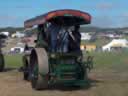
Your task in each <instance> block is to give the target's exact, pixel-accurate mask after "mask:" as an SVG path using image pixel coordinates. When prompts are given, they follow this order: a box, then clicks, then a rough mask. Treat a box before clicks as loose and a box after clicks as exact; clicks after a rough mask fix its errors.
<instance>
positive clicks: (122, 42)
mask: <svg viewBox="0 0 128 96" xmlns="http://www.w3.org/2000/svg"><path fill="white" fill-rule="evenodd" d="M114 48H115V49H117V48H128V41H127V40H126V39H113V40H112V41H111V42H110V43H108V44H107V45H104V46H103V47H102V50H103V51H112V50H113V49H114Z"/></svg>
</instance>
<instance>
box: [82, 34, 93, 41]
mask: <svg viewBox="0 0 128 96" xmlns="http://www.w3.org/2000/svg"><path fill="white" fill-rule="evenodd" d="M91 37H92V36H91V35H90V34H89V33H81V40H90V39H91Z"/></svg>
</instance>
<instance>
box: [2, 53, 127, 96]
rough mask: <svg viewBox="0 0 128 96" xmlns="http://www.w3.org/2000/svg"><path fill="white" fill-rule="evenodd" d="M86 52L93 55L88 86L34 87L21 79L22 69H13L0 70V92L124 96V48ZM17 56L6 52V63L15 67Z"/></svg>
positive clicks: (21, 95) (24, 95)
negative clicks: (122, 49)
mask: <svg viewBox="0 0 128 96" xmlns="http://www.w3.org/2000/svg"><path fill="white" fill-rule="evenodd" d="M88 55H93V56H94V68H93V69H92V71H91V72H90V73H89V78H90V79H91V86H90V87H89V88H88V89H86V88H83V89H77V90H74V89H73V90H71V89H67V90H60V89H52V90H51V89H48V90H44V91H34V90H32V89H31V86H30V83H28V82H26V81H23V79H22V78H23V76H22V73H20V72H18V71H16V70H14V71H7V72H3V73H0V78H1V79H0V85H1V86H2V87H0V96H2V95H3V96H128V91H127V90H128V59H127V58H128V52H127V51H124V52H121V51H120V52H104V53H103V52H93V53H88ZM21 57H22V56H21V55H13V56H11V55H6V56H5V59H6V67H7V68H19V67H20V66H21V65H22V62H21V61H22V58H21ZM8 86H11V88H9V87H8Z"/></svg>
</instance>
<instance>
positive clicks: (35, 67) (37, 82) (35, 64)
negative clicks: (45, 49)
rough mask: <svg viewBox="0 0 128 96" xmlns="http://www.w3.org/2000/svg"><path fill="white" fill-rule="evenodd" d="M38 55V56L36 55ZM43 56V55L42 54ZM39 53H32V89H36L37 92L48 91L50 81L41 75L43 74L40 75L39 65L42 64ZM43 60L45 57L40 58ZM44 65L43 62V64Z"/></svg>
mask: <svg viewBox="0 0 128 96" xmlns="http://www.w3.org/2000/svg"><path fill="white" fill-rule="evenodd" d="M36 54H37V55H36ZM42 55H43V54H42ZM38 57H39V54H38V52H37V53H34V54H33V53H32V56H31V58H30V59H31V60H30V61H31V65H30V70H31V71H30V74H31V75H30V76H31V85H32V88H34V89H36V90H41V89H46V88H48V79H46V78H44V77H45V76H43V75H41V74H42V73H40V71H39V67H40V66H39V65H40V64H39V63H40V58H38ZM40 57H41V60H42V58H43V56H40ZM42 63H43V62H42Z"/></svg>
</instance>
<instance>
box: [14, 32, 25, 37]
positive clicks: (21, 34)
mask: <svg viewBox="0 0 128 96" xmlns="http://www.w3.org/2000/svg"><path fill="white" fill-rule="evenodd" d="M24 36H25V34H24V33H21V32H19V31H17V32H16V33H14V34H12V35H11V37H12V38H15V37H16V38H22V37H24Z"/></svg>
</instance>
